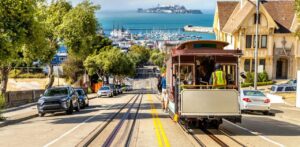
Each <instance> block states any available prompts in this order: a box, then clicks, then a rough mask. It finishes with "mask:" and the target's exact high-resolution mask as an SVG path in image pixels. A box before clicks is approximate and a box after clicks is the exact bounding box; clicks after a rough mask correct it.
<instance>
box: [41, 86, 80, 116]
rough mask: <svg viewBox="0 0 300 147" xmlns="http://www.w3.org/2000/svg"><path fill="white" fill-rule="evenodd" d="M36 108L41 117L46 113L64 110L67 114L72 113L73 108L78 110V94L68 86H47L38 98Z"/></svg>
mask: <svg viewBox="0 0 300 147" xmlns="http://www.w3.org/2000/svg"><path fill="white" fill-rule="evenodd" d="M37 109H38V113H39V116H41V117H43V116H44V115H45V114H46V113H54V112H61V111H66V113H67V114H72V113H73V110H76V111H77V112H79V111H80V104H79V101H78V95H77V94H76V92H75V90H74V89H73V88H72V87H70V86H64V87H52V88H49V89H47V90H46V91H45V93H44V94H43V95H41V98H40V99H39V100H38V102H37Z"/></svg>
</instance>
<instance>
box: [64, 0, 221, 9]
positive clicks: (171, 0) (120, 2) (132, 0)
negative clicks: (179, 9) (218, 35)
mask: <svg viewBox="0 0 300 147" xmlns="http://www.w3.org/2000/svg"><path fill="white" fill-rule="evenodd" d="M69 1H70V2H71V3H72V4H73V5H76V4H77V3H79V2H80V1H82V0H69ZM91 1H92V2H93V3H96V4H100V5H101V7H102V10H104V11H110V10H136V9H137V8H149V7H153V6H156V5H157V4H164V5H168V4H179V5H184V6H186V7H187V8H188V9H201V10H214V8H215V5H216V1H217V0H91Z"/></svg>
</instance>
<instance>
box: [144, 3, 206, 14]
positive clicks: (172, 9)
mask: <svg viewBox="0 0 300 147" xmlns="http://www.w3.org/2000/svg"><path fill="white" fill-rule="evenodd" d="M138 12H139V13H167V14H172V13H176V14H186V13H189V14H202V11H201V10H188V9H186V8H185V7H184V6H180V5H168V6H163V5H160V4H158V5H157V7H154V8H149V9H142V8H139V9H138Z"/></svg>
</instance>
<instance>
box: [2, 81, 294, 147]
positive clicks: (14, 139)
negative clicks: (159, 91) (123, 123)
mask: <svg viewBox="0 0 300 147" xmlns="http://www.w3.org/2000/svg"><path fill="white" fill-rule="evenodd" d="M154 82H155V81H154V80H153V79H152V80H151V79H149V80H140V81H136V82H135V84H136V85H137V86H138V87H140V88H151V87H153V85H155V84H154ZM151 85H152V86H151ZM133 95H134V94H123V95H120V96H117V97H114V98H96V99H92V100H91V101H90V107H89V108H87V109H82V111H81V112H79V113H76V112H74V114H73V115H65V114H64V113H56V114H47V115H46V116H45V117H37V118H33V119H30V120H27V121H23V122H21V123H17V124H14V125H9V126H5V127H2V128H0V146H1V147H12V146H22V147H27V146H28V147H29V146H30V147H39V146H55V147H56V146H58V147H60V146H61V147H69V146H70V147H72V146H76V145H77V144H78V143H79V142H81V141H82V140H83V139H84V138H85V137H86V136H88V135H89V134H90V133H91V132H93V131H94V130H95V129H96V128H97V127H99V126H101V124H103V123H104V122H105V120H106V119H107V118H108V117H109V116H111V115H113V114H115V113H116V112H117V111H118V109H119V107H120V106H121V105H124V104H125V103H126V102H127V101H128V100H129V99H130V98H132V96H133ZM281 107H283V106H280V107H276V110H277V111H276V113H278V114H281V113H283V112H281V111H280V109H281ZM286 109H288V108H286ZM26 111H27V110H26ZM296 112H297V111H296ZM298 114H299V115H298ZM281 115H284V113H283V114H281ZM293 115H294V116H297V115H298V116H300V111H299V113H295V114H293ZM297 119H298V118H297ZM297 119H296V120H297ZM298 120H299V119H298ZM220 128H221V130H222V131H224V132H226V133H227V134H229V135H230V136H231V137H232V138H234V139H235V140H237V141H239V142H242V143H243V144H244V145H246V146H291V147H294V146H298V145H299V143H300V121H299V122H298V121H291V120H288V119H284V118H279V117H275V116H264V115H262V114H258V113H253V114H244V115H243V119H242V123H241V124H232V123H230V122H227V121H224V122H223V124H222V125H221V127H220ZM198 135H199V134H198ZM199 136H201V134H200V135H199ZM202 136H203V135H202ZM200 139H201V138H200ZM203 139H204V138H203ZM161 145H162V146H179V147H182V146H187V147H189V146H198V144H197V143H196V142H195V140H193V139H192V138H191V136H190V135H188V134H187V133H186V132H184V131H183V130H182V128H180V126H179V125H178V124H177V123H176V122H174V121H172V120H171V119H170V117H169V116H168V114H167V113H164V112H162V111H161V110H160V101H159V99H158V98H157V97H156V95H153V94H144V95H143V99H142V104H141V109H140V112H139V115H138V119H137V122H136V125H135V131H134V134H133V139H132V144H131V146H138V147H139V146H145V147H146V146H147V147H148V146H161Z"/></svg>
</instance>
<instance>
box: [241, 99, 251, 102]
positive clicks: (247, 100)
mask: <svg viewBox="0 0 300 147" xmlns="http://www.w3.org/2000/svg"><path fill="white" fill-rule="evenodd" d="M243 101H245V102H248V103H249V102H251V100H250V99H249V98H243Z"/></svg>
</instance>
